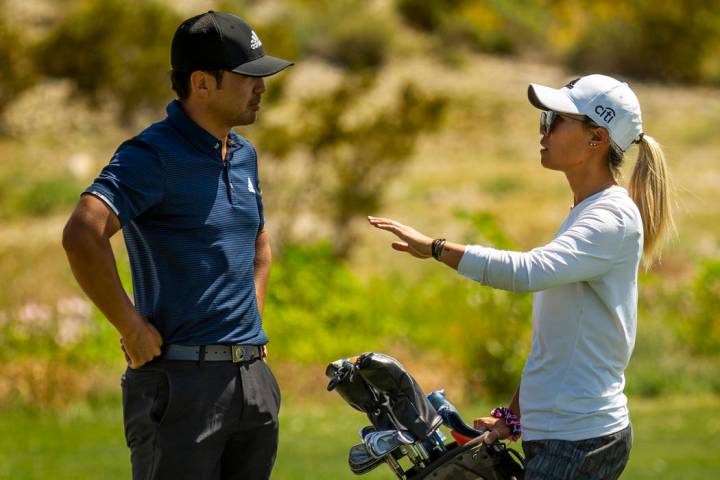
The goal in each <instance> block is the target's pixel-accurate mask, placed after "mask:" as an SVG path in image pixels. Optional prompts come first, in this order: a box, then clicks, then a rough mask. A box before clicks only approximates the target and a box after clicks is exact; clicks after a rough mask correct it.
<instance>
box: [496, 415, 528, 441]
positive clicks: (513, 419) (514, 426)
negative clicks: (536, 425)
mask: <svg viewBox="0 0 720 480" xmlns="http://www.w3.org/2000/svg"><path fill="white" fill-rule="evenodd" d="M490 415H491V416H492V417H495V418H500V419H502V421H503V422H505V425H507V426H508V427H510V437H509V438H510V440H512V441H513V442H514V441H516V440H517V439H519V438H520V435H522V425H520V417H518V416H517V415H515V414H514V413H513V412H512V410H510V409H509V408H507V407H498V408H496V409H494V410H493V411H492V412H490Z"/></svg>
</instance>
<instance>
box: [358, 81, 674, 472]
mask: <svg viewBox="0 0 720 480" xmlns="http://www.w3.org/2000/svg"><path fill="white" fill-rule="evenodd" d="M528 98H529V100H530V103H532V104H533V105H534V106H535V107H537V108H538V109H540V110H542V112H541V120H540V132H541V134H542V140H541V141H540V145H541V146H542V149H541V150H540V157H541V163H542V165H543V166H544V167H545V168H549V169H551V170H558V171H561V172H563V173H564V174H565V176H566V177H567V180H568V183H569V185H570V189H571V190H572V193H573V196H574V206H573V208H572V210H571V211H570V214H569V215H568V217H567V219H566V220H565V221H564V222H563V224H562V225H561V226H560V229H559V230H558V232H557V233H556V234H555V237H554V238H553V240H552V241H551V242H550V243H548V244H547V245H545V246H542V247H539V248H535V249H533V250H531V251H529V252H509V251H500V250H495V249H492V248H488V247H481V246H475V245H468V246H465V245H459V244H456V243H451V242H446V241H445V239H435V240H433V239H432V238H430V237H428V236H425V235H423V234H421V233H419V232H418V231H416V230H414V229H412V228H410V227H408V226H405V225H402V224H400V223H398V222H395V221H393V220H390V219H386V218H376V217H369V221H370V223H371V224H372V225H374V226H375V227H377V228H380V229H382V230H387V231H389V232H392V233H394V234H395V235H396V236H397V237H398V238H399V239H400V241H396V242H393V244H392V246H393V248H394V249H395V250H398V251H401V252H407V253H409V254H411V255H413V256H415V257H417V258H429V257H431V256H432V257H434V258H435V259H437V260H439V261H441V262H443V263H445V264H446V265H448V266H450V267H452V268H454V269H457V270H458V272H459V273H460V274H461V275H464V276H466V277H468V278H471V279H473V280H476V281H478V282H480V283H482V284H484V285H489V286H491V287H494V288H500V289H504V290H511V291H516V292H524V291H532V292H536V293H535V295H534V298H533V322H532V328H533V336H532V351H531V353H530V356H529V358H528V359H527V362H526V365H525V368H524V370H523V375H522V378H521V381H520V386H518V389H517V391H516V392H515V395H513V398H512V400H511V402H510V404H509V406H508V407H501V408H497V409H495V410H493V412H492V416H491V417H486V418H479V419H477V420H476V421H475V426H476V427H477V428H483V429H487V430H489V432H488V433H486V434H485V437H486V441H488V442H492V441H494V440H495V439H498V438H499V439H505V438H511V439H515V438H517V437H518V436H519V435H520V433H521V432H522V437H523V449H524V450H525V454H526V457H527V469H526V476H525V478H526V480H535V479H550V478H552V479H580V478H582V479H614V478H618V477H619V476H620V474H621V473H622V471H623V469H624V468H625V465H626V463H627V460H628V458H629V454H630V448H631V445H632V427H631V424H630V418H629V413H628V409H627V398H626V397H625V395H624V394H623V388H624V385H625V377H624V372H625V368H626V367H627V364H628V361H629V359H630V354H631V352H632V349H633V345H634V343H635V330H636V323H637V322H636V321H637V275H638V266H639V263H640V259H641V256H642V257H643V259H644V263H645V265H646V266H649V265H650V264H652V262H653V261H654V260H655V259H656V258H658V256H659V248H660V245H661V244H662V240H663V238H664V237H665V235H666V233H667V232H668V231H669V230H670V229H672V228H673V222H672V216H671V212H670V199H669V195H670V192H669V184H668V174H667V171H666V167H665V160H664V156H663V153H662V150H661V149H660V146H659V145H658V144H657V143H656V142H655V140H653V139H652V138H651V137H649V136H648V135H645V134H644V133H643V129H642V118H641V113H640V105H639V103H638V100H637V97H636V96H635V94H634V93H633V92H632V90H631V89H630V87H629V86H628V85H627V84H625V83H622V82H619V81H618V80H615V79H614V78H611V77H607V76H604V75H588V76H585V77H580V78H578V79H576V80H574V81H572V82H570V83H569V84H568V85H566V86H565V87H563V88H561V89H559V90H558V89H553V88H549V87H544V86H541V85H535V84H531V85H530V86H529V88H528ZM633 143H636V144H639V155H638V158H637V163H636V165H635V168H634V170H633V173H632V178H631V179H630V184H629V189H628V190H629V191H627V190H625V189H624V188H622V187H620V186H619V185H618V178H619V172H620V166H621V164H622V161H623V152H625V151H626V150H627V149H628V148H629V147H630V145H631V144H633ZM520 424H522V429H521V427H520Z"/></svg>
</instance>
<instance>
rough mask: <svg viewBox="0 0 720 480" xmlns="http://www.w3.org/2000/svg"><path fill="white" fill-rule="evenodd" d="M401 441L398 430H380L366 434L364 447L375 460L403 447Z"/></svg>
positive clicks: (403, 443) (403, 442)
mask: <svg viewBox="0 0 720 480" xmlns="http://www.w3.org/2000/svg"><path fill="white" fill-rule="evenodd" d="M404 438H405V437H403V439H404ZM403 439H401V435H400V432H399V431H398V430H381V431H379V432H372V433H370V434H368V435H367V436H366V437H365V446H366V447H367V450H368V452H369V453H370V455H372V456H373V457H375V458H383V457H385V456H387V455H389V454H391V453H392V452H394V451H395V450H396V449H398V448H400V446H402V445H405V444H406V443H405V441H404V440H403Z"/></svg>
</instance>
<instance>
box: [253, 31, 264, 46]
mask: <svg viewBox="0 0 720 480" xmlns="http://www.w3.org/2000/svg"><path fill="white" fill-rule="evenodd" d="M258 47H262V42H261V41H260V37H258V36H257V33H255V30H253V31H252V34H251V35H250V48H252V49H253V50H255V49H256V48H258Z"/></svg>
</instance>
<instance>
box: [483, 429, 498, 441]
mask: <svg viewBox="0 0 720 480" xmlns="http://www.w3.org/2000/svg"><path fill="white" fill-rule="evenodd" d="M499 438H500V434H499V433H498V431H497V430H488V431H487V432H485V433H483V434H482V439H483V442H485V443H495V442H496V441H498V439H499Z"/></svg>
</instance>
